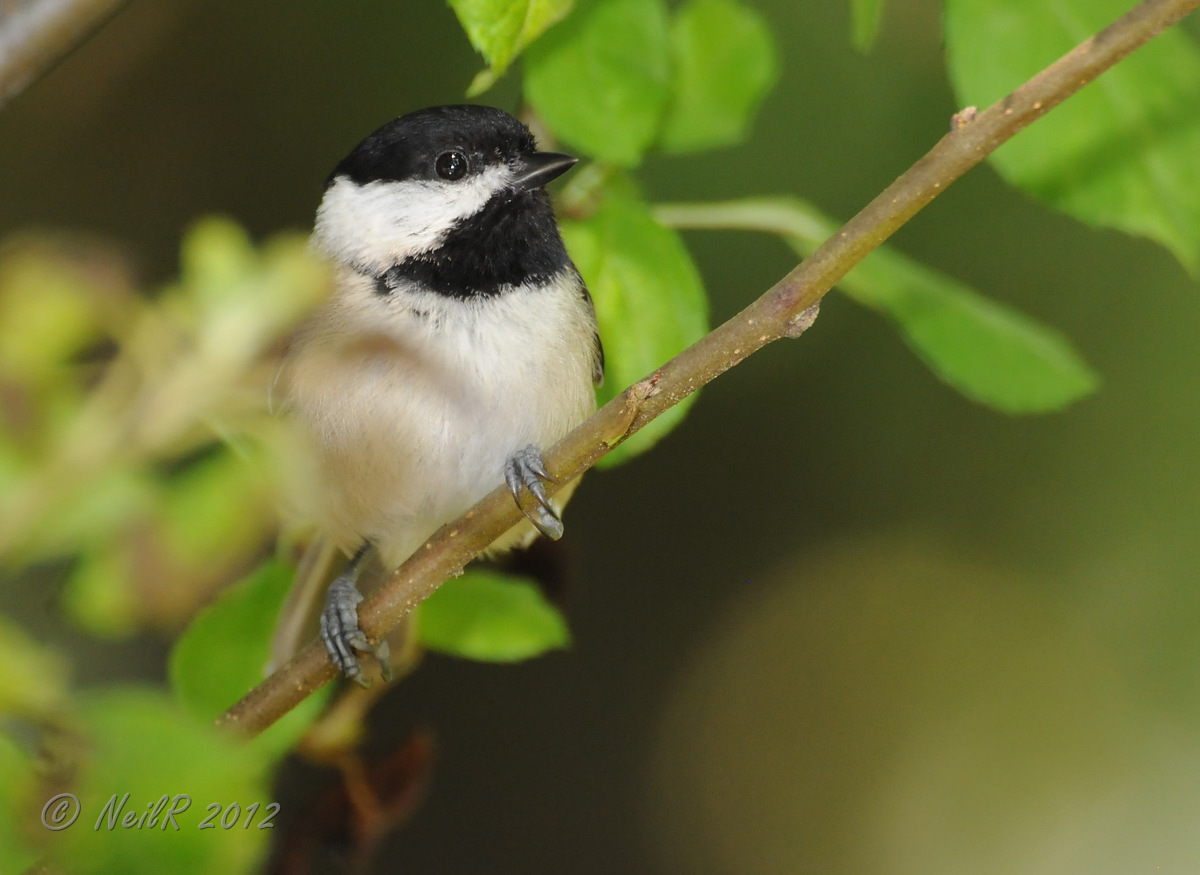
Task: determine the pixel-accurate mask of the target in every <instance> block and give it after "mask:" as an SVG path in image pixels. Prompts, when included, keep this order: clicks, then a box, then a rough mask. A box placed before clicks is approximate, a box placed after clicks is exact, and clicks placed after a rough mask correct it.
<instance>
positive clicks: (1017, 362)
mask: <svg viewBox="0 0 1200 875" xmlns="http://www.w3.org/2000/svg"><path fill="white" fill-rule="evenodd" d="M657 214H658V215H659V216H660V217H661V218H662V219H663V220H664V221H667V222H670V223H671V224H673V225H675V226H676V227H706V228H744V229H748V230H756V231H770V232H773V233H777V234H779V235H781V236H782V237H783V238H784V239H785V240H786V241H787V242H788V244H789V245H791V246H792V248H793V249H795V251H796V252H797V253H799V254H800V255H802V256H805V257H807V256H809V255H811V254H812V253H813V252H814V251H815V250H816V248H817V247H818V246H820V245H821V244H822V243H823V242H824V241H825V240H826V239H828V238H829V237H830V236H832V235H833V234H834V233H836V232H837V230H838V227H839V224H838V223H837V222H834V221H833V220H832V219H830V218H828V217H826V216H825V215H823V214H822V213H821V212H820V211H818V210H817V209H815V208H814V207H812V206H810V205H809V204H806V203H804V202H803V201H800V200H798V199H794V198H751V199H747V200H741V201H732V202H729V203H720V204H698V205H687V204H682V205H677V206H671V205H667V206H663V207H660V208H659V210H658V211H657ZM838 288H839V289H841V290H842V291H843V292H845V293H846V294H847V295H849V296H850V297H852V298H854V299H855V300H856V301H858V302H859V303H861V304H864V305H865V306H867V307H870V308H871V309H873V310H876V311H878V312H880V313H882V314H884V315H885V316H887V317H889V318H890V319H892V320H893V321H894V322H895V323H896V325H897V327H898V328H899V329H900V331H901V333H902V335H903V337H904V339H905V341H907V343H908V345H909V346H910V347H912V348H913V350H914V351H915V352H916V353H917V354H918V355H919V356H920V357H921V358H922V359H923V360H924V361H925V363H926V364H928V365H929V367H930V368H931V369H932V370H933V372H934V373H935V374H937V375H938V376H939V377H940V378H941V379H943V380H945V381H946V382H947V383H949V384H950V385H951V386H953V387H954V388H956V389H957V390H958V391H960V392H962V393H963V394H964V395H966V396H967V397H968V398H972V399H974V400H976V401H979V402H980V403H982V404H987V405H988V406H990V407H994V408H996V409H997V410H1001V411H1003V412H1005V413H1013V414H1017V413H1042V412H1045V411H1049V410H1056V409H1059V408H1061V407H1063V406H1064V405H1066V404H1069V403H1070V402H1072V401H1075V400H1077V399H1079V398H1081V397H1083V396H1084V395H1088V394H1090V393H1091V392H1093V391H1095V389H1096V386H1097V382H1098V380H1097V377H1096V375H1095V373H1093V371H1092V370H1091V369H1090V368H1089V367H1088V366H1087V364H1086V363H1085V362H1084V361H1083V360H1082V359H1081V358H1080V357H1079V356H1078V354H1076V353H1075V351H1074V350H1073V349H1072V348H1071V345H1070V343H1069V342H1068V341H1067V340H1066V339H1065V338H1064V337H1062V335H1060V334H1059V333H1058V332H1057V331H1055V330H1054V329H1052V328H1048V327H1046V326H1044V325H1041V324H1040V323H1038V322H1036V321H1035V320H1033V319H1031V318H1030V317H1028V316H1025V315H1023V314H1021V313H1019V312H1017V311H1015V310H1013V309H1011V308H1009V307H1007V306H1005V305H1004V304H1001V303H999V302H997V301H993V300H991V299H989V298H985V297H983V296H982V295H980V294H979V293H978V292H976V291H975V290H974V289H971V288H969V287H968V286H966V285H963V284H962V283H960V282H958V281H957V280H954V279H951V278H950V277H947V276H945V275H944V274H941V273H938V272H937V271H935V270H932V269H930V268H928V267H925V266H924V265H922V264H919V263H917V262H915V261H913V260H912V259H910V258H908V257H906V256H904V255H901V254H900V253H898V252H896V251H895V250H892V249H888V248H886V247H881V248H880V249H877V250H875V251H874V252H872V253H871V254H870V255H868V256H867V257H866V258H865V259H864V260H863V261H862V262H861V263H860V264H859V265H858V266H857V267H855V268H854V270H852V271H851V272H850V273H849V274H847V275H846V276H845V277H844V278H843V279H842V280H841V282H839V283H838Z"/></svg>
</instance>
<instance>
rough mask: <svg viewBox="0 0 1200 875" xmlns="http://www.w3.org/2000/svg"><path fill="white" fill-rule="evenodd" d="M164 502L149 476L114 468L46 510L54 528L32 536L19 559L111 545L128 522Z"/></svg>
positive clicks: (159, 487) (115, 465)
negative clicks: (109, 542) (107, 543)
mask: <svg viewBox="0 0 1200 875" xmlns="http://www.w3.org/2000/svg"><path fill="white" fill-rule="evenodd" d="M161 498H162V487H161V484H159V482H158V481H157V480H156V479H155V477H154V475H152V474H151V473H150V472H148V471H145V470H141V469H137V468H134V467H132V466H127V465H118V464H115V463H114V464H113V465H110V466H109V467H108V468H106V469H105V470H102V471H97V472H96V476H95V477H94V478H92V479H89V480H86V481H84V482H81V483H79V484H78V485H77V491H74V492H73V494H71V495H70V497H69V498H64V499H63V500H62V501H61V502H60V503H59V505H58V506H56V507H54V508H53V509H52V510H50V511H49V512H48V516H52V517H53V519H54V525H53V526H46V527H43V528H41V529H39V530H38V531H36V532H34V533H32V534H33V539H32V540H31V542H30V543H29V544H27V545H26V550H25V551H23V552H22V553H21V554H20V559H21V561H26V562H27V561H33V560H37V559H48V558H51V557H54V556H64V555H68V554H70V553H72V552H74V551H76V550H78V549H80V547H81V546H82V547H84V548H86V547H88V546H94V545H99V544H102V543H105V542H108V541H111V540H113V539H115V538H117V537H118V536H119V534H120V533H121V532H123V531H125V530H127V529H128V528H129V525H130V522H131V520H133V519H135V518H137V517H138V516H144V515H146V514H148V513H150V512H151V511H152V510H153V509H154V508H155V506H156V505H157V504H158V502H159V501H160V500H161Z"/></svg>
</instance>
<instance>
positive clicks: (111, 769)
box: [51, 688, 272, 875]
mask: <svg viewBox="0 0 1200 875" xmlns="http://www.w3.org/2000/svg"><path fill="white" fill-rule="evenodd" d="M80 713H81V719H82V723H83V727H84V730H85V732H86V735H87V738H86V743H85V745H84V746H83V750H85V751H86V754H87V758H86V761H85V762H84V764H83V766H82V768H81V773H80V777H79V780H78V781H77V782H76V783H75V785H74V786H73V787H72V788H71V792H73V793H74V794H75V796H76V797H77V799H78V800H79V816H78V821H77V822H76V823H75V824H74V825H73V826H72V827H70V828H68V829H64V830H62V831H60V832H56V833H54V835H53V844H52V847H51V854H52V859H53V860H54V862H55V863H57V864H58V865H59V866H61V868H62V870H63V871H68V872H73V873H80V875H88V873H98V875H99V873H103V875H111V873H113V872H120V873H123V875H142V873H145V875H152V873H153V875H159V873H163V872H171V873H174V875H189V873H196V875H201V873H209V872H231V873H238V872H250V871H252V868H253V866H254V864H255V862H256V861H257V860H258V858H259V857H261V855H262V854H263V853H264V852H265V850H266V847H267V840H268V838H270V837H271V835H272V833H271V831H270V830H260V829H258V828H257V826H258V824H259V823H261V822H262V819H263V818H264V817H265V814H264V809H265V808H266V806H267V804H268V803H269V802H271V798H270V796H269V795H268V794H269V788H268V786H267V782H266V781H265V780H264V779H265V776H266V771H267V766H268V762H267V761H266V760H265V759H264V758H263V756H262V753H261V752H260V751H258V750H256V749H255V748H253V747H252V746H251V745H245V744H240V743H238V742H236V741H234V740H233V739H231V738H229V737H227V736H225V735H223V734H221V733H219V732H218V731H217V730H216V728H215V727H213V726H211V725H203V724H200V723H197V722H195V721H194V720H192V719H190V718H189V717H187V716H186V715H184V714H183V713H182V712H180V711H179V709H178V707H176V705H175V704H174V703H173V702H171V701H170V699H169V698H168V697H167V696H165V695H164V694H162V693H160V692H159V691H157V690H149V689H136V688H135V689H114V688H107V689H104V690H102V691H100V692H96V693H91V694H88V695H86V696H85V697H84V699H83V702H82V704H81V708H80ZM126 793H128V794H129V798H128V800H127V801H126V802H125V805H124V807H123V809H122V810H121V812H120V814H119V815H118V816H117V819H116V825H115V828H114V829H112V830H110V829H109V828H108V823H109V820H108V816H107V814H106V813H105V811H104V809H105V806H106V804H107V803H108V802H109V800H110V799H113V796H114V794H115V797H116V798H115V800H114V805H113V808H114V809H115V808H116V805H117V804H119V803H120V802H121V800H122V797H124V795H125V794H126ZM164 794H165V795H166V796H167V804H166V806H165V807H166V808H167V809H169V808H171V806H172V804H173V803H175V802H176V800H177V799H178V797H179V796H181V795H186V796H190V797H191V802H190V804H189V805H188V806H187V808H186V810H185V811H181V812H180V813H178V814H177V815H176V816H175V819H174V822H175V823H176V824H178V827H179V829H178V831H176V830H175V829H174V828H173V826H172V825H171V823H170V822H169V821H167V820H166V818H164V817H163V816H162V815H161V814H160V816H159V818H158V821H157V824H156V825H154V826H150V825H148V824H149V816H150V812H151V809H152V808H153V806H154V805H155V802H156V800H158V799H160V798H161V797H162V796H163V795H164ZM212 803H216V804H219V805H221V806H222V814H224V813H225V811H227V810H228V808H229V806H230V805H231V804H233V803H236V804H237V805H238V806H239V812H238V819H237V822H236V825H234V824H231V828H230V829H224V828H223V826H222V824H221V817H220V815H219V816H218V817H217V819H216V820H215V821H214V823H215V826H216V828H215V829H212V830H207V829H205V830H201V829H199V824H200V822H201V821H202V820H203V819H204V817H205V815H206V813H207V812H206V811H205V807H206V806H207V805H209V804H212ZM254 803H258V805H259V808H258V811H257V813H256V815H255V816H254V821H253V824H252V825H251V826H250V828H249V829H246V828H244V826H243V825H244V823H245V821H246V817H247V807H248V806H250V805H252V804H254ZM183 804H184V803H183V800H182V799H178V805H179V807H180V808H182V806H183ZM111 810H112V809H110V811H111ZM130 812H131V813H132V814H133V815H134V826H132V827H131V828H125V827H123V826H122V823H121V819H122V817H123V816H124V815H125V814H126V813H130ZM143 816H145V817H146V820H144V821H143V822H142V827H141V828H138V827H137V825H136V820H137V819H138V818H142V817H143ZM227 822H228V821H227ZM97 823H99V828H97ZM164 827H165V828H164Z"/></svg>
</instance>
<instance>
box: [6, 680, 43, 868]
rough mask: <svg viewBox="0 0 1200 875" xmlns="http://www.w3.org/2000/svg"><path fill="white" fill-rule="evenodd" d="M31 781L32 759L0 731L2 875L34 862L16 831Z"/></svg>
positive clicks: (23, 815)
mask: <svg viewBox="0 0 1200 875" xmlns="http://www.w3.org/2000/svg"><path fill="white" fill-rule="evenodd" d="M0 658H2V657H0ZM0 710H3V706H0ZM34 779H35V772H34V764H33V760H32V759H31V758H30V756H29V755H28V754H27V753H26V752H25V751H23V750H21V748H19V747H18V746H17V745H16V744H14V743H13V741H12V739H10V738H9V737H8V736H7V735H5V734H4V733H3V732H0V872H2V873H4V875H8V873H10V872H12V873H17V872H24V871H26V870H27V869H29V868H30V867H31V866H33V864H34V862H35V860H36V859H37V855H36V854H35V853H34V852H33V851H32V850H30V849H29V848H28V847H27V846H26V845H25V842H24V840H23V837H22V835H21V830H20V828H19V825H20V824H21V823H22V822H23V821H25V820H26V819H27V818H28V812H27V811H26V810H25V807H26V806H27V805H28V804H29V802H30V799H31V797H32V796H33V793H34Z"/></svg>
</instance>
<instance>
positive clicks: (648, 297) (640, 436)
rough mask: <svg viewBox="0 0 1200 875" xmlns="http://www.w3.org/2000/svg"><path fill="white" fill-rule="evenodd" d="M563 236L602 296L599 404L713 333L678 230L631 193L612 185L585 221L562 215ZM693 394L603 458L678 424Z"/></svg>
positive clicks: (640, 448) (615, 459) (628, 453)
mask: <svg viewBox="0 0 1200 875" xmlns="http://www.w3.org/2000/svg"><path fill="white" fill-rule="evenodd" d="M562 232H563V239H564V240H566V243H567V248H568V250H570V253H571V257H572V259H573V260H574V261H575V265H576V266H577V267H578V268H579V272H580V273H581V274H582V275H583V278H584V281H585V282H586V283H587V285H588V289H590V290H591V293H592V298H593V300H594V301H595V302H596V318H597V319H598V320H599V323H600V337H601V338H602V339H603V341H604V352H605V358H606V368H605V383H604V385H603V386H602V387H601V388H600V391H599V393H598V394H599V400H600V403H602V404H603V403H605V402H607V401H608V400H609V399H610V398H612V397H613V396H614V395H616V394H617V393H618V392H621V391H623V390H624V389H625V387H626V386H628V385H630V384H631V383H634V382H636V381H637V380H640V379H641V378H642V377H645V376H646V375H648V374H650V373H651V372H652V371H653V370H654V369H655V368H657V367H658V366H659V365H661V364H662V363H663V362H665V361H667V360H668V359H670V358H671V357H672V356H674V355H676V354H678V353H680V352H682V351H683V350H684V349H686V348H687V347H688V346H690V345H691V344H693V343H695V342H696V341H697V340H699V339H700V338H701V337H703V336H704V335H705V334H706V333H708V300H707V298H706V297H705V294H704V285H703V283H702V281H701V279H700V274H699V272H698V271H697V270H696V266H695V264H694V263H693V262H692V257H691V255H689V254H688V251H687V248H686V247H685V246H684V245H683V241H682V240H681V239H680V238H679V235H678V234H677V233H675V232H674V231H672V230H670V229H669V228H664V227H663V226H662V225H660V224H659V223H658V222H656V221H655V220H654V218H653V216H651V215H650V212H649V209H648V208H647V207H646V205H645V204H644V203H643V202H642V201H640V200H638V199H637V198H635V197H633V196H632V195H628V194H624V193H620V192H617V191H614V190H610V191H608V192H607V193H606V195H605V197H604V200H603V202H602V204H601V205H600V208H599V209H598V210H596V212H595V213H594V214H593V215H592V216H590V217H589V218H587V219H585V220H583V221H564V222H563V223H562ZM695 399H696V396H695V394H693V395H690V396H689V397H687V398H685V399H684V400H683V401H681V402H680V403H679V404H676V405H675V406H674V407H672V408H670V409H669V410H667V411H666V412H665V413H663V414H662V415H661V416H659V417H658V418H657V419H655V420H653V421H652V422H650V423H649V424H647V425H646V427H645V428H643V429H642V430H641V431H639V432H637V434H635V435H633V437H631V438H629V439H628V440H627V441H625V442H624V443H623V444H621V445H620V446H618V447H617V448H616V449H614V450H613V451H612V452H611V453H609V454H608V455H607V456H605V457H604V458H603V459H601V460H600V465H601V466H602V467H611V466H613V465H617V464H620V463H621V462H623V461H626V460H628V459H630V458H632V457H634V456H636V455H638V454H639V453H642V452H645V451H646V450H648V449H649V448H650V447H651V446H653V445H654V444H655V443H657V442H658V441H659V440H660V439H662V438H663V437H664V436H665V435H666V434H667V433H668V432H669V431H671V429H673V428H674V427H675V426H676V425H678V424H679V423H680V422H681V421H682V420H683V417H684V415H685V414H686V413H687V409H688V408H689V407H690V406H691V405H692V403H694V401H695Z"/></svg>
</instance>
